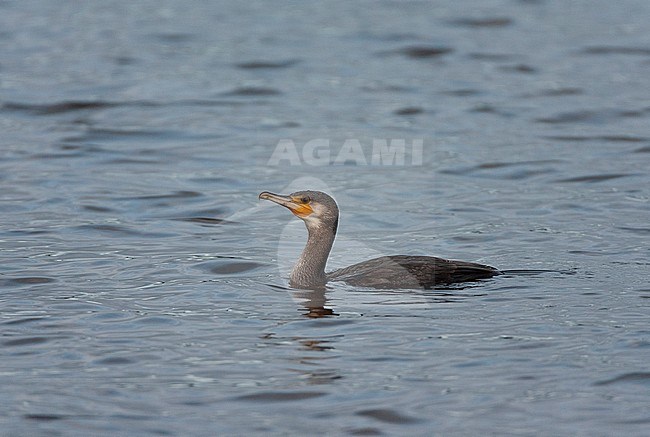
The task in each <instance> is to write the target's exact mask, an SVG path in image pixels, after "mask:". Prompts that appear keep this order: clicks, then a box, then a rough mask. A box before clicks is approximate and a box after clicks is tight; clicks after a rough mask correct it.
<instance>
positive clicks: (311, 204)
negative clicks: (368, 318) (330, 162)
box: [259, 191, 501, 289]
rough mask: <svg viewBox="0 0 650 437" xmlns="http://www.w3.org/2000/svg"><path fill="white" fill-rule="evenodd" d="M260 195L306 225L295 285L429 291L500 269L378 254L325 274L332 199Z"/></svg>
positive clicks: (312, 194) (333, 224)
mask: <svg viewBox="0 0 650 437" xmlns="http://www.w3.org/2000/svg"><path fill="white" fill-rule="evenodd" d="M259 198H260V199H263V200H270V201H271V202H274V203H277V204H278V205H282V206H284V207H286V208H288V209H289V210H290V211H291V212H292V213H293V214H294V215H295V216H296V217H298V218H300V219H302V220H303V221H304V222H305V226H306V227H307V232H308V238H307V244H306V245H305V248H304V249H303V251H302V254H301V255H300V258H298V262H297V263H296V265H295V266H294V267H293V270H292V271H291V276H290V278H289V285H290V286H291V287H293V288H302V289H314V288H322V287H323V286H324V285H325V284H326V283H327V282H329V281H343V282H345V283H347V284H350V285H353V286H359V287H370V288H382V289H387V288H425V289H428V288H433V287H435V286H440V285H447V284H453V283H457V282H468V281H476V280H478V279H485V278H491V277H492V276H496V275H498V274H500V273H501V272H500V271H499V270H497V269H495V268H494V267H490V266H486V265H483V264H477V263H472V262H466V261H455V260H447V259H443V258H436V257H432V256H409V255H391V256H382V257H379V258H374V259H371V260H368V261H362V262H360V263H358V264H354V265H351V266H349V267H345V268H342V269H338V270H334V271H333V272H329V273H325V267H326V265H327V258H328V257H329V254H330V251H331V250H332V245H333V244H334V238H335V236H336V231H337V228H338V223H339V207H338V205H337V204H336V201H334V199H332V197H330V196H329V195H327V194H325V193H323V192H321V191H297V192H295V193H291V194H289V195H282V194H274V193H269V192H268V191H264V192H263V193H260V195H259Z"/></svg>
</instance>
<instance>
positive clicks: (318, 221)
mask: <svg viewBox="0 0 650 437" xmlns="http://www.w3.org/2000/svg"><path fill="white" fill-rule="evenodd" d="M259 198H260V199H264V200H270V201H271V202H274V203H277V204H278V205H282V206H284V207H285V208H287V209H289V211H291V212H292V213H293V214H294V215H295V216H296V217H299V218H301V219H302V220H303V221H304V222H305V225H306V226H307V229H316V228H320V227H322V226H330V227H333V229H334V232H335V233H336V227H337V225H338V219H339V208H338V206H337V205H336V202H335V201H334V199H332V198H331V197H330V196H329V195H327V194H325V193H323V192H321V191H296V192H295V193H291V194H289V195H282V194H273V193H269V192H268V191H264V192H263V193H260V196H259Z"/></svg>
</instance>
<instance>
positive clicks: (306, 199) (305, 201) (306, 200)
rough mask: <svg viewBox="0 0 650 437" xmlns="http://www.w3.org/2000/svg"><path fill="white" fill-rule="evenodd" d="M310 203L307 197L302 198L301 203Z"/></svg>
mask: <svg viewBox="0 0 650 437" xmlns="http://www.w3.org/2000/svg"><path fill="white" fill-rule="evenodd" d="M309 202H311V199H310V198H309V197H307V196H305V197H301V198H300V203H309Z"/></svg>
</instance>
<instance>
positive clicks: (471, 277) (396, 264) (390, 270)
mask: <svg viewBox="0 0 650 437" xmlns="http://www.w3.org/2000/svg"><path fill="white" fill-rule="evenodd" d="M498 274H499V271H498V270H497V269H495V268H494V267H490V266H486V265H483V264H477V263H471V262H465V261H455V260H447V259H442V258H435V257H431V256H408V255H393V256H382V257H380V258H375V259H371V260H368V261H363V262H360V263H358V264H354V265H351V266H349V267H345V268H343V269H339V270H335V271H333V272H331V273H328V274H327V277H328V280H330V281H343V282H346V283H348V284H350V285H355V286H359V287H372V288H432V287H435V286H437V285H445V284H453V283H457V282H468V281H476V280H478V279H485V278H491V277H492V276H495V275H498Z"/></svg>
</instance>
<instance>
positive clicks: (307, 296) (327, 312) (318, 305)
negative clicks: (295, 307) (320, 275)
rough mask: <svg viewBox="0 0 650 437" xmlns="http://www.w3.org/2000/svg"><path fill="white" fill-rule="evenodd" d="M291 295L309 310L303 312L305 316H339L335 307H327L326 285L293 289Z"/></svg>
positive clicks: (314, 317)
mask: <svg viewBox="0 0 650 437" xmlns="http://www.w3.org/2000/svg"><path fill="white" fill-rule="evenodd" d="M291 295H292V297H293V298H294V299H295V300H296V301H298V302H300V304H301V305H302V306H303V307H304V308H305V309H306V310H307V312H306V313H303V315H304V316H305V317H309V318H312V319H319V318H322V317H329V316H338V314H336V313H335V312H334V310H333V309H331V308H326V307H325V304H326V303H327V297H326V296H325V288H324V287H322V288H316V289H314V290H291Z"/></svg>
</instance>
